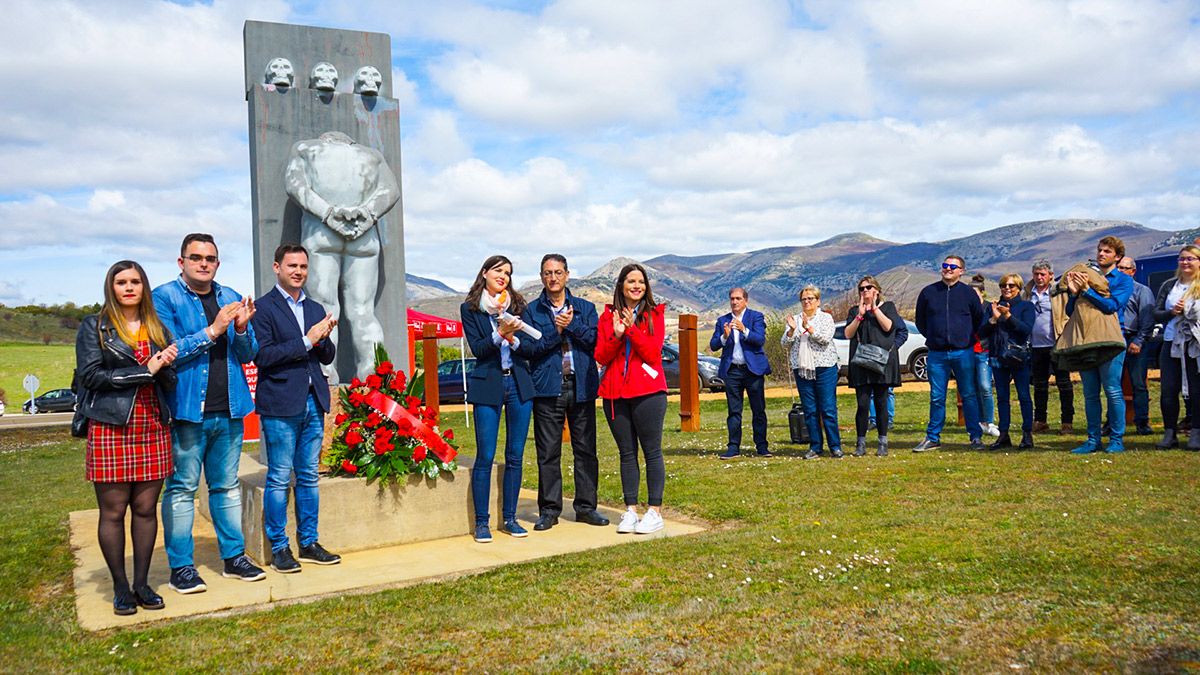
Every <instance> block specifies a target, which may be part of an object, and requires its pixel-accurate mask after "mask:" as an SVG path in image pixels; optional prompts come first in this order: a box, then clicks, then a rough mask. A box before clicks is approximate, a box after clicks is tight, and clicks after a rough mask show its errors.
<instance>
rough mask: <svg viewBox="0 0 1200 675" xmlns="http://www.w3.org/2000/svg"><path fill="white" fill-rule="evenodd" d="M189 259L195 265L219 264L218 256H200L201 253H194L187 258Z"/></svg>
mask: <svg viewBox="0 0 1200 675" xmlns="http://www.w3.org/2000/svg"><path fill="white" fill-rule="evenodd" d="M187 259H188V260H190V261H192V262H194V263H198V262H206V263H208V264H210V265H215V264H217V260H218V258H217V256H215V255H200V254H199V253H193V254H191V255H189V256H187Z"/></svg>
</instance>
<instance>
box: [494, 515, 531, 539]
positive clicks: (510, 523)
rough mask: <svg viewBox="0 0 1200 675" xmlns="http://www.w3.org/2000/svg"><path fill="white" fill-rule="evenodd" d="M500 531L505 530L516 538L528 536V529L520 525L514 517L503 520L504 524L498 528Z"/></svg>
mask: <svg viewBox="0 0 1200 675" xmlns="http://www.w3.org/2000/svg"><path fill="white" fill-rule="evenodd" d="M500 531H501V532H507V533H508V534H510V535H512V536H514V537H516V538H518V539H520V538H521V537H528V536H529V531H528V530H526V529H525V528H523V527H521V524H520V523H518V522H517V519H516V518H513V519H512V520H506V521H504V526H503V527H501V528H500Z"/></svg>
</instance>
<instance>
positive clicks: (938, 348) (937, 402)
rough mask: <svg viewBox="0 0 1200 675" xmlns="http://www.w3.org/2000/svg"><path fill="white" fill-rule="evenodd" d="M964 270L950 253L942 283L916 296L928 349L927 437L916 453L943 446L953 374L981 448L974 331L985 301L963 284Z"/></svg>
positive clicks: (974, 440)
mask: <svg viewBox="0 0 1200 675" xmlns="http://www.w3.org/2000/svg"><path fill="white" fill-rule="evenodd" d="M965 268H966V262H965V261H964V260H963V259H962V256H958V255H949V256H946V259H945V260H943V261H942V279H941V281H936V282H934V283H932V284H929V285H928V286H926V287H925V288H923V289H921V294H920V295H918V296H917V315H916V324H917V329H918V330H920V331H921V335H924V336H925V346H926V347H928V348H929V355H928V357H927V364H928V368H929V425H928V426H927V427H926V428H925V439H924V440H922V441H921V442H920V443H918V444H917V445H916V447H914V448H913V452H926V451H928V450H937V449H939V448H941V447H942V428H943V427H944V426H945V424H946V389H947V387H948V386H949V384H950V376H951V375H953V376H954V381H955V383H956V385H957V387H958V393H959V394H961V395H962V402H963V403H962V405H963V417H964V418H965V419H966V423H967V436H968V438H969V439H970V442H971V449H972V450H983V449H984V446H983V440H982V431H981V429H980V427H979V417H980V411H979V400H978V398H977V397H976V394H975V386H976V385H975V383H976V377H975V354H974V351H973V347H974V345H975V329H976V327H977V326H978V325H979V324H980V322H982V321H983V316H984V315H983V303H982V302H981V301H980V300H979V295H978V294H977V293H976V292H975V289H973V288H971V287H970V286H968V285H966V284H961V283H959V279H961V278H962V275H963V272H964V271H965Z"/></svg>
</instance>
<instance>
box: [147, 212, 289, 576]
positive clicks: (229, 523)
mask: <svg viewBox="0 0 1200 675" xmlns="http://www.w3.org/2000/svg"><path fill="white" fill-rule="evenodd" d="M220 264H221V263H220V259H219V258H218V257H217V245H216V243H215V242H214V241H213V238H212V235H208V234H189V235H187V236H186V237H184V239H183V245H182V246H181V247H180V250H179V269H180V271H181V274H180V275H179V278H178V279H175V280H174V281H170V282H168V283H165V284H163V285H162V286H159V287H158V288H156V289H154V307H155V309H156V310H158V315H159V317H160V318H161V319H162V322H163V325H165V326H166V327H167V328H168V329H169V330H170V331H171V335H172V336H173V337H174V339H175V344H176V345H177V346H178V348H179V356H178V357H177V359H176V361H175V365H176V369H177V374H178V383H177V385H176V387H175V391H174V392H173V393H172V395H171V396H169V397H168V399H167V403H168V405H169V406H170V408H171V412H172V413H173V415H174V418H175V425H174V426H173V427H172V429H171V441H172V455H173V459H174V463H175V473H173V474H172V475H171V477H170V478H168V479H167V484H166V489H165V490H164V491H163V500H162V524H163V537H164V539H165V540H166V541H165V542H164V544H165V548H166V551H167V562H168V563H169V564H170V566H171V581H170V586H171V588H172V589H174V590H175V591H178V592H179V593H199V592H201V591H204V590H205V589H206V586H205V585H204V580H203V579H201V578H200V575H199V574H198V573H197V572H196V566H195V562H194V560H193V558H192V554H193V548H194V547H193V542H192V522H193V519H194V517H195V498H196V489H197V488H199V486H200V469H201V467H203V468H204V475H205V478H206V480H207V481H208V506H209V513H210V514H211V516H212V521H213V527H214V529H215V530H216V532H217V544H218V547H219V548H220V551H221V558H222V559H223V560H224V561H225V566H224V570H223V571H222V576H226V577H230V578H234V579H241V580H242V581H258V580H260V579H263V578H265V577H266V574H265V573H264V572H263V571H262V569H260V568H259V567H257V566H256V565H255V564H254V563H253V562H251V560H250V558H248V557H247V556H246V545H245V539H244V538H243V537H242V497H241V488H240V486H239V485H238V462H239V460H240V459H241V454H242V418H244V417H245V416H246V415H248V414H249V413H251V412H253V410H254V401H253V400H252V399H251V398H250V388H249V387H248V386H247V384H246V375H245V373H244V372H243V371H242V364H244V363H250V362H251V361H252V360H254V355H255V354H256V353H257V352H258V343H257V342H256V341H255V339H254V329H253V328H252V327H251V326H250V318H251V317H253V316H254V301H253V299H251V298H245V299H243V298H242V296H241V295H239V294H238V293H237V292H236V291H234V290H233V289H230V288H226V287H224V286H221V285H220V284H218V283H216V282H215V281H213V277H214V276H215V275H216V273H217V268H218V267H219V266H220Z"/></svg>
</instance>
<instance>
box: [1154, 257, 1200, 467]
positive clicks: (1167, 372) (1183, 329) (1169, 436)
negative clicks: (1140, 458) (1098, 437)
mask: <svg viewBox="0 0 1200 675" xmlns="http://www.w3.org/2000/svg"><path fill="white" fill-rule="evenodd" d="M1198 273H1200V247H1197V246H1193V245H1190V244H1189V245H1187V246H1184V247H1183V248H1182V249H1180V251H1179V266H1178V267H1177V268H1176V271H1175V280H1174V282H1172V281H1170V280H1168V281H1166V282H1164V283H1163V284H1162V286H1159V288H1158V297H1157V298H1156V299H1155V301H1154V322H1155V323H1161V324H1163V332H1162V338H1163V344H1162V350H1161V351H1160V352H1159V353H1158V368H1159V373H1160V377H1161V381H1162V391H1161V393H1160V398H1159V406H1160V407H1161V410H1162V417H1163V437H1162V440H1161V441H1159V442H1158V443H1156V444H1155V445H1156V446H1157V447H1158V448H1160V449H1163V450H1168V449H1170V448H1177V447H1179V438H1178V436H1177V428H1178V427H1177V425H1178V424H1179V396H1180V394H1181V393H1182V394H1183V396H1184V400H1185V401H1187V410H1186V415H1187V419H1188V420H1189V421H1190V423H1191V428H1192V431H1191V433H1190V434H1189V436H1188V440H1187V446H1186V447H1187V449H1188V450H1200V394H1197V392H1200V371H1198V369H1197V359H1198V358H1200V330H1198V329H1200V325H1198V324H1197V321H1196V320H1195V316H1196V314H1197V311H1198V310H1200V307H1197V304H1196V300H1197V299H1200V284H1197V283H1196V281H1197V278H1196V277H1197V274H1198Z"/></svg>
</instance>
